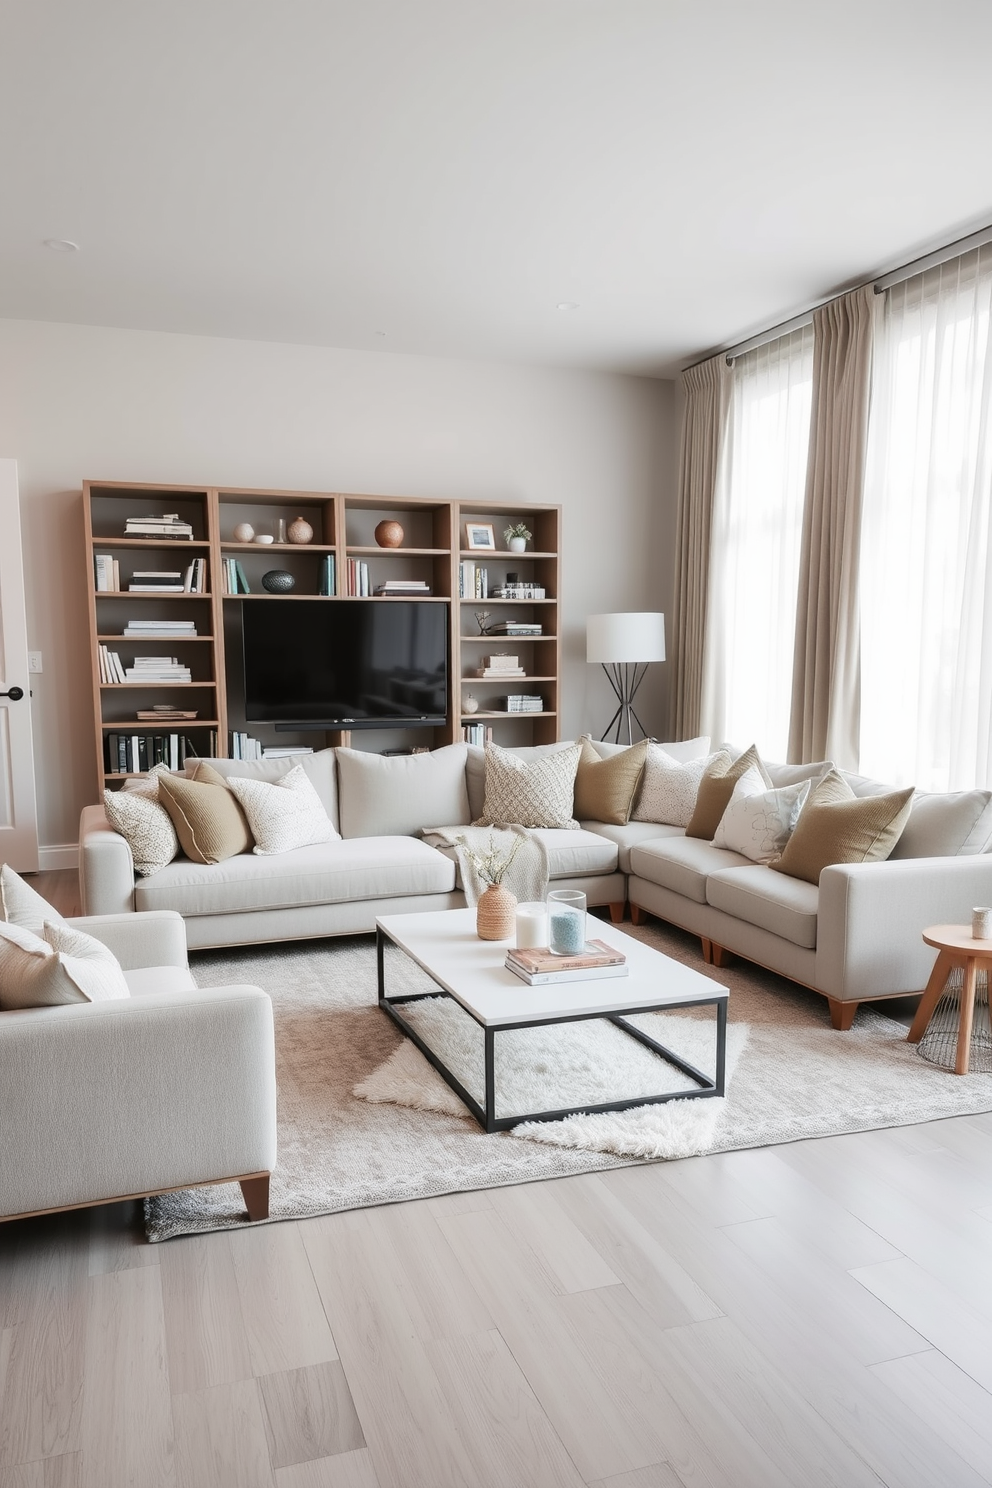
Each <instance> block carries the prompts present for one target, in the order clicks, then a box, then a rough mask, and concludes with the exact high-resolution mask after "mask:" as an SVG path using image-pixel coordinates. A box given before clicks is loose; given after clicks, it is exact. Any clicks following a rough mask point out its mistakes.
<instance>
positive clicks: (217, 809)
mask: <svg viewBox="0 0 992 1488" xmlns="http://www.w3.org/2000/svg"><path fill="white" fill-rule="evenodd" d="M211 777H213V778H212V779H211ZM158 798H159V800H160V802H161V803H162V805H163V806H164V807H165V809H166V811H167V812H168V813H169V816H170V817H171V818H172V825H173V826H174V827H175V829H176V835H177V836H178V838H179V842H180V845H181V847H182V850H183V852H184V853H185V854H186V856H187V857H188V858H190V859H191V860H192V861H193V862H194V863H223V862H224V860H225V859H226V858H234V857H237V855H238V853H243V852H248V850H249V849H250V847H251V845H252V837H251V833H250V832H249V830H248V822H247V821H246V819H245V814H244V812H243V811H242V809H241V806H240V804H239V802H238V799H237V797H236V796H235V794H234V792H233V791H230V790H228V787H227V781H226V780H225V779H224V777H223V776H222V775H219V774H218V773H217V771H216V770H211V768H210V766H209V765H202V764H201V765H199V766H198V767H197V771H196V774H195V776H194V778H193V779H192V780H185V779H183V778H182V777H181V776H178V775H173V776H169V777H164V776H163V778H162V779H161V780H160V781H159V785H158Z"/></svg>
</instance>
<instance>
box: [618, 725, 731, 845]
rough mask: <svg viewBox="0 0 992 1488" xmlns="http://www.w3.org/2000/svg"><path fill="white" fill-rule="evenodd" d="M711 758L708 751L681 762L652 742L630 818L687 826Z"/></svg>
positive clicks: (632, 819) (671, 825) (673, 825)
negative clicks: (698, 756)
mask: <svg viewBox="0 0 992 1488" xmlns="http://www.w3.org/2000/svg"><path fill="white" fill-rule="evenodd" d="M711 759H712V755H705V756H702V757H700V758H698V759H693V760H687V761H686V762H685V763H681V762H680V761H679V760H677V759H673V758H672V756H671V755H670V754H667V753H666V752H665V750H664V749H662V747H661V745H660V744H654V743H652V744H649V745H648V757H647V762H646V763H645V766H644V774H643V775H642V776H641V789H640V793H639V795H638V797H637V801H636V804H635V806H634V810H633V811H632V813H631V817H630V819H631V821H646V822H659V823H663V824H665V825H666V826H670V827H687V826H688V825H689V821H690V818H691V817H692V812H693V808H694V807H695V804H696V796H697V795H698V794H699V782H700V781H701V780H702V778H703V771H704V770H705V769H706V766H707V765H708V764H709V761H710V760H711Z"/></svg>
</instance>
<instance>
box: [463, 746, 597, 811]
mask: <svg viewBox="0 0 992 1488" xmlns="http://www.w3.org/2000/svg"><path fill="white" fill-rule="evenodd" d="M581 753H582V747H581V745H579V744H572V745H570V746H569V747H568V748H567V749H558V750H556V751H555V752H554V753H553V754H546V755H544V756H542V757H541V758H539V759H530V760H522V759H518V758H517V756H516V755H514V754H511V753H510V752H509V750H507V749H500V747H499V745H498V744H487V746H486V800H485V805H484V806H483V808H482V816H481V817H480V818H479V819H478V821H476V822H474V823H473V826H477V827H512V826H517V827H575V828H577V827H578V825H579V824H578V822H577V821H576V820H575V818H574V816H573V802H574V796H575V772H576V770H577V769H578V767H579V756H580V755H581Z"/></svg>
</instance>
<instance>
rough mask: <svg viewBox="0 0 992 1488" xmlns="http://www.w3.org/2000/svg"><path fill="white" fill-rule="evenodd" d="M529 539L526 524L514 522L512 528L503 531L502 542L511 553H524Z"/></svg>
mask: <svg viewBox="0 0 992 1488" xmlns="http://www.w3.org/2000/svg"><path fill="white" fill-rule="evenodd" d="M530 537H531V535H530V532H529V531H528V530H527V524H526V522H514V523H513V524H512V526H510V527H506V528H504V530H503V541H504V542H505V543H506V546H507V547H508V548H509V550H510V552H511V553H522V552H524V550H525V549H526V547H527V544H528V543H529V542H530Z"/></svg>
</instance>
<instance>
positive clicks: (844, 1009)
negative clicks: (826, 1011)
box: [827, 997, 858, 1033]
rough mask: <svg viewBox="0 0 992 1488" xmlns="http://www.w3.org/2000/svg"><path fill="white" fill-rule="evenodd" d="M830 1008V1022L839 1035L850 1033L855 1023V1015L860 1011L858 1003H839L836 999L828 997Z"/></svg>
mask: <svg viewBox="0 0 992 1488" xmlns="http://www.w3.org/2000/svg"><path fill="white" fill-rule="evenodd" d="M827 1002H828V1004H829V1006H830V1021H831V1023H832V1024H833V1025H834V1027H835V1028H836V1030H837V1032H838V1033H848V1032H849V1031H850V1028H851V1025H852V1023H853V1022H854V1015H855V1013H856V1012H857V1011H858V1004H857V1003H856V1002H839V1001H838V1000H837V998H836V997H828V998H827Z"/></svg>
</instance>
